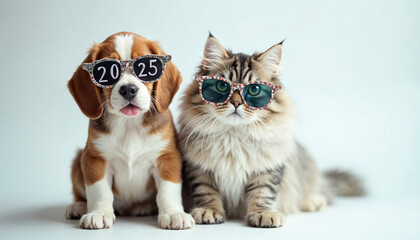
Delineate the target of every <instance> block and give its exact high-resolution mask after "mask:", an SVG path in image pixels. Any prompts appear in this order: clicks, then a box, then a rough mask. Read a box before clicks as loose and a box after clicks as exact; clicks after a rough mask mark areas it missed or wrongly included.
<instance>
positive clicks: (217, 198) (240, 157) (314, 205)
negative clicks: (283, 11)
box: [179, 34, 364, 227]
mask: <svg viewBox="0 0 420 240" xmlns="http://www.w3.org/2000/svg"><path fill="white" fill-rule="evenodd" d="M281 52H282V43H279V44H276V45H274V46H272V47H271V48H269V49H268V50H267V51H265V52H264V53H254V54H253V55H246V54H243V53H237V54H234V53H232V52H231V51H228V50H225V49H224V48H223V47H222V45H221V44H220V43H219V42H218V41H217V40H216V38H214V37H213V36H212V35H211V34H210V36H209V38H208V39H207V42H206V44H205V49H204V58H203V61H202V63H201V65H200V69H199V71H198V72H197V76H198V77H196V80H197V81H194V82H193V83H191V85H190V86H189V88H188V89H187V91H186V93H185V95H184V96H183V103H182V104H181V106H182V114H181V116H180V122H179V123H180V147H181V151H182V152H183V156H184V161H185V162H184V163H185V164H184V165H185V168H184V184H185V185H186V189H187V191H188V193H187V195H186V196H185V198H184V199H185V200H186V202H187V205H189V207H190V209H191V214H192V216H193V217H194V219H195V221H196V223H198V224H212V223H222V222H224V221H225V219H226V217H232V218H237V217H245V219H246V222H247V224H248V225H249V226H252V227H280V226H282V225H283V223H284V214H289V213H293V212H296V211H300V210H302V211H318V210H320V209H322V208H323V207H324V206H326V205H327V204H328V203H330V202H331V200H332V197H333V196H334V195H347V196H357V195H362V194H363V193H364V189H363V187H362V185H361V183H360V181H359V180H358V178H357V177H355V176H354V175H352V174H350V173H348V172H342V171H330V172H327V173H324V174H322V173H321V172H320V171H319V170H318V169H317V167H316V165H315V163H314V161H313V160H312V158H311V157H310V156H309V155H308V153H307V152H306V151H305V149H304V148H303V147H302V146H301V145H300V144H299V143H298V142H296V140H295V138H294V134H293V131H294V123H295V109H294V107H293V104H292V100H291V99H290V97H289V95H288V93H287V92H286V91H285V90H284V89H280V88H281V86H280V81H279V71H280V60H281ZM279 89H280V90H279ZM188 200H190V201H189V202H188Z"/></svg>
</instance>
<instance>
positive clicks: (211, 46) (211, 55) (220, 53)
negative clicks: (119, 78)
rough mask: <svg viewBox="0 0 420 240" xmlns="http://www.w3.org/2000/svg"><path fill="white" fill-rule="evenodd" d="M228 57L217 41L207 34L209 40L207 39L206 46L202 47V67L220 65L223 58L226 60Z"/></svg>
mask: <svg viewBox="0 0 420 240" xmlns="http://www.w3.org/2000/svg"><path fill="white" fill-rule="evenodd" d="M227 57H228V55H227V53H226V50H225V49H224V48H223V47H222V45H221V44H220V43H219V41H217V39H216V38H215V37H214V36H213V35H212V34H211V33H209V38H207V41H206V45H205V46H204V57H203V61H202V65H203V67H204V68H206V69H207V68H209V67H211V66H214V65H216V64H217V63H220V61H222V60H223V59H224V58H227Z"/></svg>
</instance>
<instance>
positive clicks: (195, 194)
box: [186, 166, 225, 224]
mask: <svg viewBox="0 0 420 240" xmlns="http://www.w3.org/2000/svg"><path fill="white" fill-rule="evenodd" d="M186 175H187V178H186V179H187V184H188V186H189V192H190V197H191V198H192V201H193V206H194V208H193V209H192V210H191V215H192V216H193V218H194V220H195V223H197V224H215V223H223V222H224V221H225V210H224V209H223V202H222V196H221V195H220V193H219V191H218V190H217V186H216V184H215V183H214V181H213V177H212V176H211V175H209V174H208V173H206V172H203V171H201V170H200V169H197V168H193V167H191V166H187V167H186Z"/></svg>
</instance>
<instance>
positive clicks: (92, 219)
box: [80, 211, 115, 229]
mask: <svg viewBox="0 0 420 240" xmlns="http://www.w3.org/2000/svg"><path fill="white" fill-rule="evenodd" d="M114 223H115V214H114V213H108V212H102V211H93V212H90V213H87V214H85V215H83V216H82V218H81V219H80V227H81V228H84V229H104V228H110V227H112V225H114Z"/></svg>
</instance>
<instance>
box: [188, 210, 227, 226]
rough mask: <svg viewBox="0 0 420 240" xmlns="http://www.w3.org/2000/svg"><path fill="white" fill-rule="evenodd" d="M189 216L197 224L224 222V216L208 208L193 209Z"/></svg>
mask: <svg viewBox="0 0 420 240" xmlns="http://www.w3.org/2000/svg"><path fill="white" fill-rule="evenodd" d="M191 215H192V217H193V218H194V220H195V223H197V224H217V223H223V222H224V221H225V218H224V216H223V215H224V214H222V213H219V212H217V211H215V210H212V209H208V208H194V209H193V210H192V211H191Z"/></svg>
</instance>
